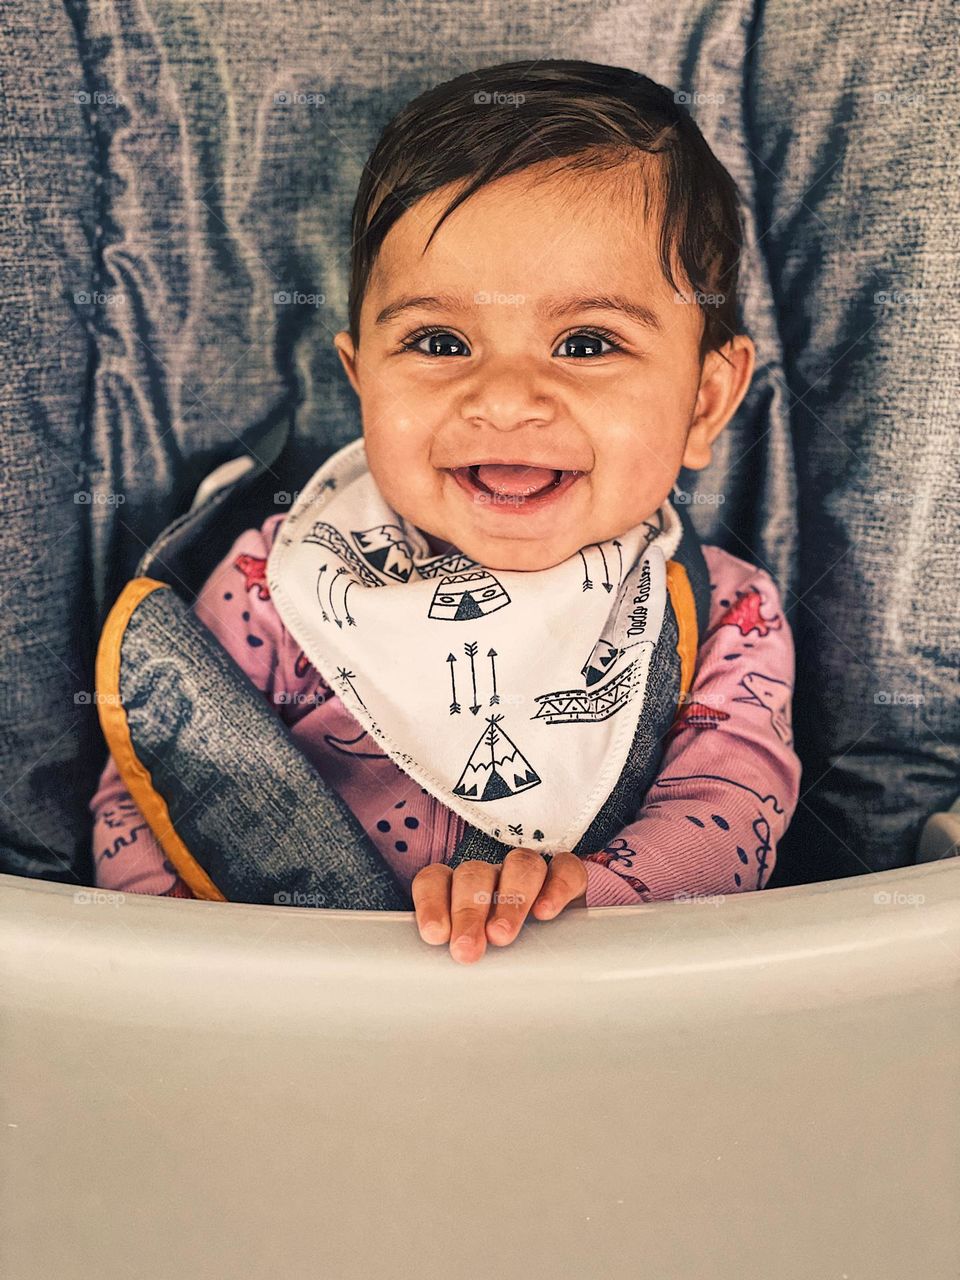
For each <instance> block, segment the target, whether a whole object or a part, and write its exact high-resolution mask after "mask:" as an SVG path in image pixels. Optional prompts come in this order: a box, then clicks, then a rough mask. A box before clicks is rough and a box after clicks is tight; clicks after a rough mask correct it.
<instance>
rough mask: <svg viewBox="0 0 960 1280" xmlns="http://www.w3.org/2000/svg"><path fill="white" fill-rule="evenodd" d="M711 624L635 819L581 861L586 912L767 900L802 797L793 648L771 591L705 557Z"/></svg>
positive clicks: (745, 570)
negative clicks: (668, 902)
mask: <svg viewBox="0 0 960 1280" xmlns="http://www.w3.org/2000/svg"><path fill="white" fill-rule="evenodd" d="M703 553H704V558H705V559H706V562H707V567H708V569H709V571H710V588H711V599H710V621H709V625H708V628H707V631H706V634H705V636H704V637H703V640H702V643H701V645H700V648H699V652H698V656H697V665H696V670H695V673H694V679H693V683H692V686H691V688H690V691H689V693H688V694H687V697H686V699H685V702H684V705H683V707H682V709H681V711H680V712H679V714H678V715H677V718H676V719H675V721H674V723H673V726H672V727H671V730H670V732H669V733H668V735H667V737H666V738H665V740H664V754H663V758H662V760H661V764H660V768H659V771H658V774H657V777H656V778H655V779H654V781H653V783H652V784H651V786H650V787H649V788H648V790H647V793H646V796H645V797H644V801H643V803H642V804H641V806H640V808H639V810H638V811H637V815H636V818H635V820H634V821H633V822H631V823H630V824H629V825H628V826H626V827H624V828H623V829H622V830H621V831H620V832H619V833H618V834H617V836H616V837H615V838H614V839H613V840H611V841H610V843H609V844H608V845H606V846H605V848H604V849H602V850H598V851H596V852H593V853H590V854H585V855H583V859H584V862H585V863H586V866H587V897H586V904H587V906H588V907H593V906H614V905H628V904H635V903H641V902H656V901H662V900H665V899H689V898H693V897H707V896H714V895H725V894H730V893H742V892H745V891H746V890H749V889H760V888H763V887H764V885H765V884H766V882H767V881H768V880H769V878H770V875H771V873H772V871H773V867H774V864H775V862H776V847H777V842H778V841H779V839H780V838H781V837H782V835H783V833H784V832H785V831H786V829H787V825H788V824H789V822H790V819H791V818H792V816H793V812H794V809H795V808H796V804H797V798H798V795H799V789H800V772H801V766H800V760H799V758H798V757H797V755H796V753H795V752H794V750H793V746H792V743H793V735H792V730H791V695H792V691H793V681H794V648H793V638H792V635H791V632H790V628H789V626H788V624H787V621H786V619H785V618H784V616H783V613H782V606H781V601H780V595H779V592H778V590H777V587H776V585H775V583H774V582H773V579H772V578H771V577H770V576H769V574H767V573H765V572H764V571H763V570H762V569H758V568H756V567H754V566H753V565H750V564H747V563H746V562H745V561H743V560H740V559H738V558H737V557H736V556H732V555H730V554H729V553H728V552H725V551H723V550H721V549H720V548H719V547H712V546H704V548H703Z"/></svg>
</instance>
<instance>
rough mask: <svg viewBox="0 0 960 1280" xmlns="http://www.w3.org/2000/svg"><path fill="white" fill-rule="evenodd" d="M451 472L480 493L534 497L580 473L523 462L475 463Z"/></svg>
mask: <svg viewBox="0 0 960 1280" xmlns="http://www.w3.org/2000/svg"><path fill="white" fill-rule="evenodd" d="M454 474H455V475H458V476H462V477H463V479H464V480H465V481H467V483H469V484H470V485H472V486H473V487H474V488H476V489H477V490H479V491H480V492H481V493H489V494H492V495H493V496H495V497H500V498H533V497H536V496H538V495H540V494H543V493H547V492H549V491H550V490H552V489H558V488H559V487H560V486H561V485H562V484H563V483H564V481H566V480H568V479H570V478H571V477H575V476H578V475H580V474H581V473H580V472H579V471H563V470H559V469H558V470H552V469H549V468H547V467H534V466H529V465H527V464H526V463H521V464H508V463H502V462H487V463H478V464H476V465H474V466H472V467H456V468H454Z"/></svg>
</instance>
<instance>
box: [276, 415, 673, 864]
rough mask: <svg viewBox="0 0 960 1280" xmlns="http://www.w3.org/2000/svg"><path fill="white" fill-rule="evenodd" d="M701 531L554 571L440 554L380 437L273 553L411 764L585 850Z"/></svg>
mask: <svg viewBox="0 0 960 1280" xmlns="http://www.w3.org/2000/svg"><path fill="white" fill-rule="evenodd" d="M682 532H683V528H682V525H681V523H680V517H679V516H678V515H677V513H676V511H675V510H674V509H673V507H672V506H671V504H670V502H669V501H666V502H664V504H663V506H662V507H661V508H660V509H659V511H657V512H656V513H655V515H654V516H653V517H652V518H651V519H650V520H649V521H644V522H642V523H641V524H639V525H637V526H636V527H635V528H633V529H631V530H629V531H628V532H627V533H625V534H623V535H621V536H620V537H618V538H613V539H611V540H609V541H607V542H600V543H590V544H589V545H588V546H585V547H583V548H582V549H581V550H580V551H578V552H576V553H575V554H574V555H572V556H570V558H569V559H568V560H564V561H563V562H562V563H561V564H557V565H554V566H553V567H552V568H550V569H541V570H536V571H521V570H508V569H487V568H485V567H484V566H483V565H481V564H478V563H477V562H476V561H474V560H471V559H469V558H468V557H467V556H465V555H462V554H460V552H459V551H458V552H454V553H453V554H447V555H434V554H433V553H432V552H431V550H430V548H429V545H428V543H427V541H426V538H425V536H424V534H423V533H422V532H421V530H419V529H418V528H417V527H416V525H413V524H411V523H410V522H409V521H408V520H406V519H405V518H404V517H403V516H401V515H398V513H397V512H396V511H394V510H393V508H392V507H391V506H390V505H389V504H388V503H387V502H386V500H385V499H384V498H383V496H382V494H381V493H380V490H379V489H378V488H377V486H376V484H375V483H374V480H373V477H372V475H371V474H370V471H369V468H368V465H367V455H366V449H365V447H364V441H363V438H362V437H361V438H359V439H358V440H355V441H352V442H351V443H350V444H348V445H346V446H345V447H344V448H343V449H340V450H339V451H338V452H337V453H335V454H334V455H333V456H332V457H330V458H328V459H327V461H326V462H325V463H324V464H323V465H322V466H321V467H320V469H319V470H318V471H317V472H316V473H315V474H314V475H313V476H312V477H311V479H310V481H309V483H308V484H307V487H306V488H305V489H303V490H302V491H301V493H300V495H299V497H298V498H297V501H296V502H295V503H294V505H293V506H292V508H291V509H290V512H289V514H288V515H287V518H286V519H285V520H284V521H283V523H282V525H281V527H280V529H279V530H278V536H277V538H276V541H275V542H274V545H273V549H272V551H271V553H270V555H269V557H268V560H267V570H266V573H267V584H268V586H269V589H270V594H271V597H272V599H273V602H274V605H275V606H276V608H277V611H278V613H279V615H280V618H281V620H282V622H283V624H284V626H285V627H286V628H287V630H288V631H289V632H290V634H291V635H292V636H293V637H294V639H295V640H296V641H297V643H298V644H299V645H300V647H301V648H302V650H303V652H304V654H305V655H306V657H307V658H308V660H309V661H310V662H311V663H312V664H313V666H314V667H315V668H316V669H317V671H319V672H320V674H321V675H322V676H323V678H324V679H325V680H326V682H327V684H328V685H329V686H330V688H331V689H333V690H334V692H335V693H337V694H338V695H339V696H340V698H341V700H342V702H343V705H344V707H345V708H346V709H347V711H348V712H349V713H350V714H351V715H352V716H353V717H354V718H355V719H356V720H357V721H358V722H359V723H360V724H361V725H362V726H363V727H364V728H365V729H366V730H367V731H368V732H369V733H370V734H372V735H373V736H374V737H375V738H376V740H377V742H378V743H379V745H380V747H381V749H382V750H383V751H384V752H385V753H386V754H387V755H389V756H390V758H391V759H393V760H394V761H395V762H396V763H397V764H398V765H399V766H400V768H401V769H403V770H404V771H405V772H406V773H408V774H409V775H410V777H412V778H414V779H415V780H416V781H417V782H418V783H419V784H420V785H421V786H422V787H425V788H426V789H427V791H429V792H430V793H431V794H432V795H434V796H436V798H437V799H438V800H439V801H440V802H441V803H442V804H444V805H445V806H446V807H447V808H449V809H452V810H453V811H454V812H455V813H458V814H459V815H460V816H461V817H462V818H463V819H464V820H465V821H466V822H468V823H470V824H471V825H472V826H474V827H477V828H478V829H479V830H481V831H483V832H486V833H487V834H488V835H491V836H493V837H494V838H495V839H497V840H501V841H503V842H504V843H505V844H509V845H511V846H517V845H524V846H526V847H527V848H532V849H538V850H540V851H541V852H543V853H558V852H560V851H561V850H565V849H572V848H573V847H574V845H575V844H576V843H577V841H578V840H579V839H580V837H581V836H582V835H583V833H584V832H585V831H586V830H587V828H588V827H589V825H590V823H591V822H592V821H593V819H594V818H595V817H596V815H597V813H598V811H599V810H600V807H601V805H602V804H603V802H604V800H605V799H606V798H607V796H608V794H609V793H610V791H611V790H612V788H613V785H614V783H615V782H616V780H617V778H618V777H619V776H620V773H621V772H622V770H623V766H624V764H625V762H626V759H627V754H628V752H629V750H630V746H631V743H632V742H633V738H634V734H635V733H636V729H637V723H638V721H639V718H640V715H641V714H642V712H643V705H644V698H645V691H646V684H647V672H648V669H649V666H650V657H651V654H652V652H653V649H654V646H655V644H656V642H657V640H658V638H659V635H660V628H661V626H662V623H663V614H664V608H665V603H666V561H667V560H669V559H670V557H671V556H672V555H673V554H674V552H675V551H676V549H677V546H678V545H679V543H680V539H681V536H682Z"/></svg>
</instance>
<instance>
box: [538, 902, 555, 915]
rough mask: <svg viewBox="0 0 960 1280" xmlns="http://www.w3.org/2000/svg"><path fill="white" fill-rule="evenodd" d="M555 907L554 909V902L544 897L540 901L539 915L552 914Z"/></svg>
mask: <svg viewBox="0 0 960 1280" xmlns="http://www.w3.org/2000/svg"><path fill="white" fill-rule="evenodd" d="M555 909H556V908H555V904H554V903H553V902H549V901H547V899H546V898H545V899H544V900H543V902H541V903H540V915H541V916H552V915H553V913H554V911H555Z"/></svg>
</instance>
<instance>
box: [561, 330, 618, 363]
mask: <svg viewBox="0 0 960 1280" xmlns="http://www.w3.org/2000/svg"><path fill="white" fill-rule="evenodd" d="M615 337H616V335H615V334H612V333H611V332H610V331H609V330H608V329H591V330H589V331H587V330H583V331H581V332H578V333H571V334H570V335H569V336H568V337H566V338H564V340H563V341H562V342H561V343H560V346H561V347H565V346H566V345H567V344H568V343H576V344H579V346H580V348H581V350H580V351H579V352H577V353H575V354H574V355H573V356H570V357H569V358H570V359H572V360H584V359H589V358H590V357H591V356H608V355H610V352H612V351H622V350H623V348H622V347H621V345H620V343H619V342H616V341H614V339H615ZM603 343H606V344H607V346H608V347H609V348H610V350H609V351H603V350H601V346H602V344H603ZM584 347H586V348H588V349H587V350H583V348H584Z"/></svg>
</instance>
